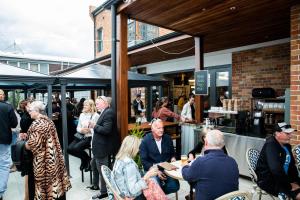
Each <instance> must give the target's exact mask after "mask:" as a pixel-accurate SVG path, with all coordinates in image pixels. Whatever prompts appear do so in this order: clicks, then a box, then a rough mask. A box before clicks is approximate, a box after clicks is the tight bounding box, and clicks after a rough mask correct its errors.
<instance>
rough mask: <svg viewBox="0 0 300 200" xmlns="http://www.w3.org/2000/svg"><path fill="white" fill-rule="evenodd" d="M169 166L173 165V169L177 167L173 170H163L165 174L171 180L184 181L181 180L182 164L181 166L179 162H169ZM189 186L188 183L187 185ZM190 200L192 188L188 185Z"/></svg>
mask: <svg viewBox="0 0 300 200" xmlns="http://www.w3.org/2000/svg"><path fill="white" fill-rule="evenodd" d="M170 164H172V165H174V166H175V167H177V169H173V170H166V169H165V170H164V172H165V174H166V175H167V176H169V177H171V178H174V179H177V180H180V181H185V180H184V179H183V176H182V173H181V171H182V167H183V166H182V164H181V160H176V161H175V162H171V163H170ZM189 184H190V183H189ZM190 199H191V200H192V199H193V187H192V185H191V184H190Z"/></svg>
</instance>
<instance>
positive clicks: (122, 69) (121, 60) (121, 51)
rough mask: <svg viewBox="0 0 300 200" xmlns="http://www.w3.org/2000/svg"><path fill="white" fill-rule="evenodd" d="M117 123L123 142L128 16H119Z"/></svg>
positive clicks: (126, 111) (126, 88) (126, 87)
mask: <svg viewBox="0 0 300 200" xmlns="http://www.w3.org/2000/svg"><path fill="white" fill-rule="evenodd" d="M117 30H118V34H117V38H118V39H119V42H118V44H117V109H116V110H117V121H118V131H119V133H120V136H121V140H123V138H124V137H125V136H127V135H128V104H129V102H128V68H129V62H128V55H127V16H126V15H125V14H123V13H120V14H118V16H117Z"/></svg>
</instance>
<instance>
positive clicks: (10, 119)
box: [0, 90, 18, 199]
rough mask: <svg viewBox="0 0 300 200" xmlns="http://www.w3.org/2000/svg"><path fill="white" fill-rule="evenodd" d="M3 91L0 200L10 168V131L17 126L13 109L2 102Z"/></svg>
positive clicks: (0, 121) (0, 125)
mask: <svg viewBox="0 0 300 200" xmlns="http://www.w3.org/2000/svg"><path fill="white" fill-rule="evenodd" d="M4 97H5V95H4V91H3V90H0V177H1V178H0V199H2V197H3V194H4V192H5V190H6V188H7V181H8V176H9V168H10V144H11V142H12V132H11V129H12V128H15V127H16V126H17V125H18V120H17V117H16V114H15V112H14V108H13V107H12V106H11V105H10V104H8V103H6V102H5V101H4Z"/></svg>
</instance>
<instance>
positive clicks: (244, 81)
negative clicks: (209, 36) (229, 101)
mask: <svg viewBox="0 0 300 200" xmlns="http://www.w3.org/2000/svg"><path fill="white" fill-rule="evenodd" d="M289 84H290V44H289V43H285V44H279V45H275V46H269V47H263V48H257V49H251V50H246V51H240V52H236V53H233V55H232V96H233V97H234V98H241V99H243V100H244V101H243V102H244V103H243V108H244V109H248V110H250V103H251V101H250V99H251V97H252V89H253V88H261V87H271V88H274V89H275V91H276V93H277V96H281V95H283V94H284V90H285V89H286V88H288V87H289Z"/></svg>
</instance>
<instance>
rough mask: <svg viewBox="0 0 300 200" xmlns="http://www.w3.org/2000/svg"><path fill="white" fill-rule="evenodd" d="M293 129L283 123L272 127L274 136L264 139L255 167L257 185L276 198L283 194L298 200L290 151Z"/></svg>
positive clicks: (298, 187)
mask: <svg viewBox="0 0 300 200" xmlns="http://www.w3.org/2000/svg"><path fill="white" fill-rule="evenodd" d="M294 131H295V129H293V128H291V125H288V124H287V123H285V122H282V123H278V124H276V125H275V127H274V135H273V136H271V137H269V138H267V139H266V143H265V144H264V146H263V148H262V150H261V153H260V156H259V159H258V161H257V166H256V170H255V172H256V174H257V184H258V186H259V187H260V188H261V189H263V190H265V191H266V192H268V193H270V194H272V195H274V196H278V194H279V193H284V194H286V195H288V196H289V197H292V198H293V199H300V178H299V177H298V171H297V168H296V166H295V159H294V157H293V154H292V151H291V145H290V144H289V143H290V139H291V138H292V133H293V132H294Z"/></svg>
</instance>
